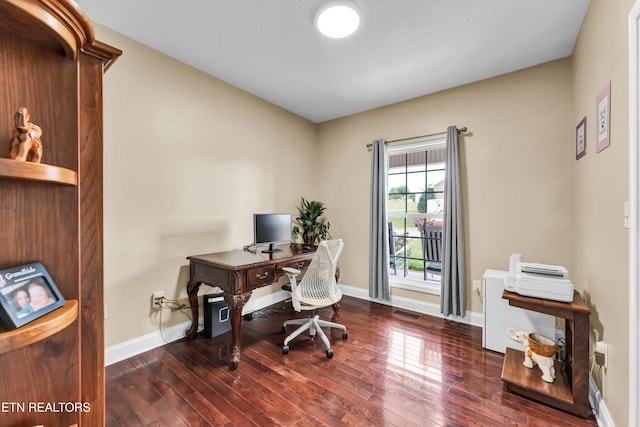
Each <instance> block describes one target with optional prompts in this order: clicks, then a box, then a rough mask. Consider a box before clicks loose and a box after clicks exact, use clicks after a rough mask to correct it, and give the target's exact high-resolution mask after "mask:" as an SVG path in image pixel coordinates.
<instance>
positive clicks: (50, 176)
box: [0, 158, 78, 187]
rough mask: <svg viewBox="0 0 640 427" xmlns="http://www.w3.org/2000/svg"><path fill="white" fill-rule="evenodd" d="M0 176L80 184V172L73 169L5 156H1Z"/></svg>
mask: <svg viewBox="0 0 640 427" xmlns="http://www.w3.org/2000/svg"><path fill="white" fill-rule="evenodd" d="M0 178H11V179H21V180H26V181H44V182H53V183H57V184H63V185H71V186H74V187H75V186H77V185H78V174H77V173H76V172H74V171H72V170H71V169H66V168H61V167H59V166H53V165H43V164H39V163H31V162H21V161H18V160H12V159H3V158H0Z"/></svg>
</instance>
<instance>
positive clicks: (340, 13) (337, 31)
mask: <svg viewBox="0 0 640 427" xmlns="http://www.w3.org/2000/svg"><path fill="white" fill-rule="evenodd" d="M315 24H316V28H317V29H318V31H320V32H321V33H322V34H324V35H325V36H327V37H331V38H333V39H341V38H343V37H347V36H350V35H351V34H353V33H354V32H355V31H356V30H357V29H358V26H360V14H359V13H358V8H357V6H356V4H355V3H354V2H352V1H330V2H328V3H325V4H323V5H322V6H321V7H320V8H319V9H318V11H317V12H316V17H315Z"/></svg>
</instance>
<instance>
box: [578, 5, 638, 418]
mask: <svg viewBox="0 0 640 427" xmlns="http://www.w3.org/2000/svg"><path fill="white" fill-rule="evenodd" d="M633 4H634V0H613V1H612V0H591V4H590V6H589V10H588V12H587V15H586V17H585V20H584V22H583V25H582V29H581V32H580V37H579V39H578V42H577V44H576V47H575V49H574V54H573V57H572V66H573V97H572V103H573V112H572V119H573V123H574V126H575V125H577V124H578V122H579V121H580V120H581V119H582V118H583V117H584V116H586V117H587V144H588V145H587V154H586V155H585V157H583V158H582V159H580V160H578V161H572V162H571V182H572V186H571V219H572V221H571V235H572V242H571V253H572V264H573V267H574V268H573V272H572V274H573V280H574V282H575V283H576V284H577V285H578V287H579V288H581V289H584V295H585V298H586V299H587V301H588V303H589V306H590V308H591V327H592V328H593V329H595V330H596V331H597V332H598V335H599V338H600V339H602V340H604V341H605V342H606V343H608V353H609V363H608V365H609V366H608V369H606V370H605V369H604V368H603V369H602V370H601V371H599V370H598V369H595V370H594V371H593V372H592V374H593V376H594V378H595V380H596V382H597V383H598V385H599V387H600V389H601V391H602V395H603V398H604V400H605V402H606V404H607V408H608V410H609V412H610V413H611V414H612V417H613V420H614V422H615V425H618V426H624V425H627V417H628V413H627V400H628V382H629V370H628V366H629V345H628V337H629V328H628V325H629V304H628V298H627V296H628V292H629V275H628V272H629V251H628V248H629V234H628V230H626V229H625V228H624V227H623V214H624V202H625V201H627V200H629V195H628V194H629V185H628V180H629V168H628V163H629V142H628V138H629V132H628V114H629V111H628V102H629V97H628V68H627V67H628V65H627V64H628V61H627V57H628V36H627V32H628V25H627V15H628V13H629V11H630V10H631V7H632V6H633ZM609 81H611V135H610V141H611V145H610V146H609V147H608V148H606V149H604V150H603V151H601V152H600V153H596V150H595V141H596V96H597V95H598V93H599V92H600V90H601V89H602V88H603V87H604V86H605V84H606V83H607V82H609ZM594 342H595V333H593V332H592V334H591V343H592V346H593V345H594V344H593V343H594Z"/></svg>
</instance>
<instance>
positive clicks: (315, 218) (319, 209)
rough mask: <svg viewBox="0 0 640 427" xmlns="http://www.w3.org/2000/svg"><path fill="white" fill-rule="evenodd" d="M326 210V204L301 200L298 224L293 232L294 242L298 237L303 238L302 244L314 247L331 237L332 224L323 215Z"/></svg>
mask: <svg viewBox="0 0 640 427" xmlns="http://www.w3.org/2000/svg"><path fill="white" fill-rule="evenodd" d="M325 210H326V207H325V206H324V203H322V202H318V201H315V200H305V198H304V197H302V198H301V199H300V206H298V217H296V221H295V222H296V224H297V225H294V226H293V229H292V230H291V237H292V240H296V239H297V237H298V236H302V242H303V243H304V245H305V246H314V245H317V244H318V243H320V242H321V241H322V240H325V239H326V238H327V237H331V235H330V234H329V227H330V226H331V224H330V223H329V222H328V221H326V219H325V218H322V214H323V213H324V211H325Z"/></svg>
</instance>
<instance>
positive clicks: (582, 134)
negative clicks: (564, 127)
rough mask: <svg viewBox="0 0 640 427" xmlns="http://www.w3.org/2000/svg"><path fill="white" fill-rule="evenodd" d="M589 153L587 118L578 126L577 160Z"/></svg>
mask: <svg viewBox="0 0 640 427" xmlns="http://www.w3.org/2000/svg"><path fill="white" fill-rule="evenodd" d="M586 153H587V116H584V118H583V119H582V120H580V123H578V126H576V160H578V159H579V158H580V157H582V156H584V155H585V154H586Z"/></svg>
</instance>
